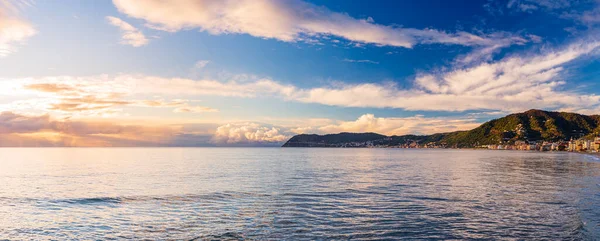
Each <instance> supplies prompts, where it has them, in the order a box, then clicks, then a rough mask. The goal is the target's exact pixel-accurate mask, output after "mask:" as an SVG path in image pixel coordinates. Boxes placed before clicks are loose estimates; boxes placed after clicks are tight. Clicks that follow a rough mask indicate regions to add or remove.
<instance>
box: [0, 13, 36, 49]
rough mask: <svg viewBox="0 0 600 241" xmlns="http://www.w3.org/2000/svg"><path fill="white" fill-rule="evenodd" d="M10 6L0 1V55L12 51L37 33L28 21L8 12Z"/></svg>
mask: <svg viewBox="0 0 600 241" xmlns="http://www.w3.org/2000/svg"><path fill="white" fill-rule="evenodd" d="M10 7H12V5H10V3H4V2H0V57H6V56H8V55H9V54H11V53H14V52H15V51H17V49H18V46H19V45H21V44H23V43H25V41H26V40H27V39H29V38H31V37H32V36H34V35H35V34H36V33H37V31H36V30H35V28H34V27H33V26H32V25H31V24H30V23H29V22H27V21H25V20H23V19H20V18H19V17H16V16H13V15H14V14H10V9H9V8H10Z"/></svg>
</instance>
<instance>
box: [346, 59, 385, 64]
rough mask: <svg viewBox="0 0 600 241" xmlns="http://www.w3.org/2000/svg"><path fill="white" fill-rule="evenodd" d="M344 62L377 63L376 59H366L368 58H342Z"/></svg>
mask: <svg viewBox="0 0 600 241" xmlns="http://www.w3.org/2000/svg"><path fill="white" fill-rule="evenodd" d="M342 61H344V62H350V63H367V64H379V62H377V61H373V60H368V59H343V60H342Z"/></svg>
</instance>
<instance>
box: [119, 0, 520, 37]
mask: <svg viewBox="0 0 600 241" xmlns="http://www.w3.org/2000/svg"><path fill="white" fill-rule="evenodd" d="M113 3H114V4H115V6H116V7H117V9H118V10H119V11H120V12H122V13H124V14H127V15H129V16H130V17H134V18H139V19H143V20H145V21H147V23H148V26H149V27H152V28H155V29H160V30H165V31H171V32H175V31H179V30H184V29H199V30H200V31H206V32H208V33H210V34H214V35H219V34H249V35H252V36H255V37H260V38H268V39H277V40H280V41H285V42H295V41H306V42H315V41H318V40H317V39H318V38H319V37H322V36H335V37H339V38H343V39H347V40H350V41H353V42H356V43H362V44H375V45H385V46H396V47H405V48H411V47H413V46H414V45H416V44H434V43H441V44H459V45H465V46H491V45H498V44H501V45H507V44H511V43H519V42H523V41H526V40H525V39H523V38H521V37H518V36H513V35H511V34H507V33H493V34H489V35H475V34H471V33H467V32H462V31H460V32H456V33H446V32H444V31H439V30H435V29H414V28H401V27H395V26H386V25H381V24H376V23H374V20H373V19H372V18H366V19H356V18H353V17H351V16H349V15H348V14H345V13H338V12H333V11H331V10H329V9H327V8H325V7H319V6H316V5H313V4H311V3H307V2H303V1H299V0H292V1H276V0H242V1H231V0H225V1H220V0H204V1H195V0H180V1H175V2H165V1H160V0H147V1H137V0H113Z"/></svg>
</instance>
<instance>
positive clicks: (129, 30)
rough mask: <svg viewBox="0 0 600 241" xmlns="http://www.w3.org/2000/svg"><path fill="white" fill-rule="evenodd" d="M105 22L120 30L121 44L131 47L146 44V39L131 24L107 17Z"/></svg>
mask: <svg viewBox="0 0 600 241" xmlns="http://www.w3.org/2000/svg"><path fill="white" fill-rule="evenodd" d="M106 20H108V22H109V23H110V24H111V25H113V26H116V27H118V28H119V29H120V30H121V33H122V36H121V44H125V45H131V46H133V47H141V46H144V45H146V44H148V39H147V38H146V36H145V35H144V34H143V33H142V31H140V30H139V29H137V28H135V27H134V26H132V25H131V24H129V23H127V22H125V21H123V20H121V19H120V18H116V17H112V16H107V17H106Z"/></svg>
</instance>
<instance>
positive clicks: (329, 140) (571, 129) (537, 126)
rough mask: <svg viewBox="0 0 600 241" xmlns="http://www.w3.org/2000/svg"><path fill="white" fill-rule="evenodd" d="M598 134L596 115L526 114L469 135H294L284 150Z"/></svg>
mask: <svg viewBox="0 0 600 241" xmlns="http://www.w3.org/2000/svg"><path fill="white" fill-rule="evenodd" d="M598 134H600V116H599V115H590V116H588V115H581V114H576V113H567V112H551V111H543V110H529V111H526V112H523V113H516V114H511V115H508V116H506V117H502V118H499V119H495V120H491V121H488V122H486V123H484V124H482V125H481V126H479V127H477V128H475V129H472V130H469V131H456V132H449V133H440V134H433V135H421V136H419V135H403V136H385V135H380V134H376V133H340V134H328V135H314V134H312V135H308V134H302V135H296V136H294V137H292V138H291V139H290V140H288V141H287V142H286V143H285V144H284V145H283V147H367V146H382V147H386V146H404V147H411V146H416V145H419V146H423V145H428V146H433V147H458V148H468V147H475V146H480V145H489V144H500V143H506V144H513V143H514V142H516V141H529V142H538V141H561V140H570V139H571V138H573V139H578V138H587V139H591V138H593V137H594V136H595V135H598Z"/></svg>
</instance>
